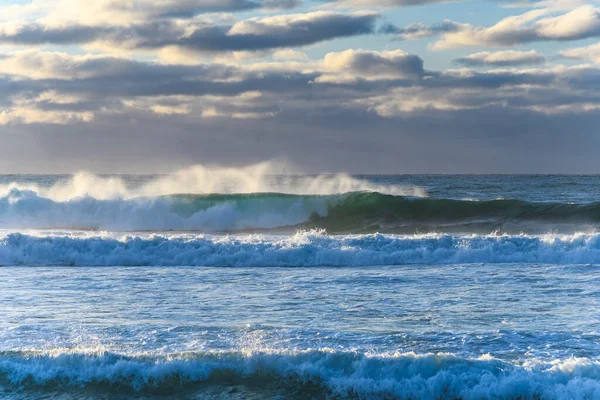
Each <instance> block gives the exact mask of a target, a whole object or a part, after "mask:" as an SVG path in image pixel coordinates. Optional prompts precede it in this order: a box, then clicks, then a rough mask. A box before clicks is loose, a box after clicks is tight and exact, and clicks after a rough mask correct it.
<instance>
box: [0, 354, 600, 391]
mask: <svg viewBox="0 0 600 400" xmlns="http://www.w3.org/2000/svg"><path fill="white" fill-rule="evenodd" d="M599 379H600V363H599V362H598V361H595V360H590V359H585V358H580V359H575V358H572V359H566V360H561V361H558V360H557V361H555V362H553V363H543V362H536V361H535V360H530V361H529V362H526V363H523V364H511V363H507V362H503V361H500V360H496V359H493V358H491V357H482V358H480V359H466V358H461V357H458V356H455V355H452V354H423V355H417V354H414V353H395V354H363V353H358V352H350V351H349V352H343V351H334V350H329V349H322V350H308V351H262V352H257V351H252V352H250V351H239V352H235V351H228V352H226V351H223V352H205V353H187V354H171V355H168V356H158V357H157V356H125V355H119V354H115V353H98V354H84V353H74V352H64V353H55V354H47V353H46V354H44V353H26V352H8V353H3V354H1V355H0V387H2V386H6V387H9V388H17V390H21V391H22V390H24V389H29V390H31V389H35V388H39V389H43V390H44V391H46V392H47V391H48V390H56V391H61V390H64V389H71V388H75V389H85V388H86V387H94V388H95V389H96V390H97V391H107V392H113V393H136V392H137V393H140V392H141V393H162V394H173V393H178V392H179V391H181V390H185V388H186V387H187V388H189V387H190V386H192V387H193V385H195V386H196V387H202V386H217V387H219V386H253V387H254V388H257V387H258V388H268V389H270V390H271V391H273V392H275V393H277V392H279V393H280V394H283V395H285V394H286V393H295V394H296V395H297V396H298V397H296V398H302V396H303V395H305V396H309V397H312V396H310V394H311V393H312V394H313V395H314V394H315V393H327V394H328V395H330V396H333V397H338V398H339V397H341V398H411V399H431V398H456V399H458V398H462V399H468V398H497V399H533V398H552V399H573V398H581V399H583V398H595V397H596V396H597V395H598V394H600V382H599ZM2 383H3V384H2ZM222 393H223V392H221V394H222Z"/></svg>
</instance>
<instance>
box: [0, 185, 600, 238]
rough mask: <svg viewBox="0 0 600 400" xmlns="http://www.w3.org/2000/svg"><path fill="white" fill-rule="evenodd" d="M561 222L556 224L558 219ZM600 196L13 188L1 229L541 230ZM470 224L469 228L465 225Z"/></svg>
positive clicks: (565, 223)
mask: <svg viewBox="0 0 600 400" xmlns="http://www.w3.org/2000/svg"><path fill="white" fill-rule="evenodd" d="M553 224H554V226H552V225H553ZM598 224H600V203H588V204H569V203H529V202H525V201H521V200H491V201H465V200H450V199H432V198H418V197H405V196H398V195H390V194H382V193H378V192H350V193H339V194H329V195H316V194H304V195H296V194H287V193H246V194H174V195H162V196H152V197H135V198H116V199H98V198H94V197H90V196H84V197H78V198H73V199H70V200H64V201H58V200H55V199H52V198H49V197H43V196H42V195H41V194H40V193H38V192H35V191H33V190H23V189H16V188H13V189H11V190H9V191H8V192H7V193H5V194H4V196H0V228H4V229H27V228H29V229H95V230H102V229H104V230H118V231H144V230H189V231H200V232H219V231H239V230H261V229H273V228H282V227H296V228H302V229H312V228H323V229H326V230H327V231H328V232H329V233H369V232H387V233H415V232H432V231H434V232H435V231H437V232H460V231H462V232H480V233H482V232H488V233H489V232H492V231H497V230H500V231H505V232H533V231H532V230H531V229H533V228H532V227H538V226H542V227H543V229H546V231H548V230H549V229H548V227H550V229H558V228H561V227H571V228H572V227H575V228H576V229H575V230H581V228H582V226H586V227H587V228H594V227H597V226H598ZM461 229H462V230H461Z"/></svg>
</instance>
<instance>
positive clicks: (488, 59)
mask: <svg viewBox="0 0 600 400" xmlns="http://www.w3.org/2000/svg"><path fill="white" fill-rule="evenodd" d="M545 61H546V58H545V57H544V56H543V55H541V54H538V53H537V52H536V51H535V50H530V51H514V50H509V51H499V52H494V53H492V52H489V51H485V52H480V53H475V54H470V55H468V56H466V57H461V58H457V59H456V60H454V62H455V63H456V64H460V65H464V66H467V67H485V66H490V67H511V66H519V65H533V64H543V63H544V62H545Z"/></svg>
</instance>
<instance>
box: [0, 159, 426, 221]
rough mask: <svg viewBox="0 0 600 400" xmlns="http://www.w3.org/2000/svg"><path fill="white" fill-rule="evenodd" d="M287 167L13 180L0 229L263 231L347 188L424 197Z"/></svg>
mask: <svg viewBox="0 0 600 400" xmlns="http://www.w3.org/2000/svg"><path fill="white" fill-rule="evenodd" d="M289 172H290V171H289V170H286V169H284V168H283V167H281V166H276V165H275V164H272V163H263V164H258V165H255V166H250V167H246V168H240V169H234V168H209V167H202V166H196V167H193V168H190V169H187V170H183V171H180V172H176V173H174V174H170V175H168V176H161V177H157V178H155V179H153V180H151V181H148V182H144V183H143V184H141V185H131V184H130V183H128V182H125V181H124V180H123V179H121V178H115V177H109V178H103V177H99V176H95V175H90V174H76V175H74V176H73V177H71V178H69V179H66V180H62V181H59V182H57V183H55V184H53V185H51V186H48V187H44V186H40V185H38V184H23V183H14V182H13V183H9V184H6V185H4V186H2V187H0V228H6V229H26V228H30V229H53V228H59V229H109V230H121V231H136V230H196V231H203V232H214V231H234V230H244V229H246V230H252V229H266V228H276V227H288V226H295V225H298V224H302V223H307V222H309V221H310V220H311V219H314V218H317V217H322V216H325V215H327V213H328V210H329V209H330V208H331V207H334V206H335V205H336V204H338V203H340V202H342V201H343V200H344V198H345V197H346V196H347V195H348V194H349V193H353V192H379V193H386V194H389V195H394V196H411V197H412V196H425V195H426V194H425V192H424V191H423V190H422V189H420V188H418V187H407V186H404V185H393V184H392V185H379V184H374V183H372V182H369V181H367V180H363V179H357V178H353V177H350V176H348V175H344V174H341V175H340V174H338V175H321V176H298V175H290V174H289ZM276 173H277V175H274V174H276ZM281 173H286V174H283V175H282V174H281Z"/></svg>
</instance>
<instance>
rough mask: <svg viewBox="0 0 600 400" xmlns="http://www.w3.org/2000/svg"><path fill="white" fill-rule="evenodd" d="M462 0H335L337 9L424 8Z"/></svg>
mask: <svg viewBox="0 0 600 400" xmlns="http://www.w3.org/2000/svg"><path fill="white" fill-rule="evenodd" d="M457 1H461V0H333V1H330V2H331V3H334V4H335V6H336V7H347V8H359V7H371V8H391V7H410V6H423V5H427V4H438V3H450V2H457Z"/></svg>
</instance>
